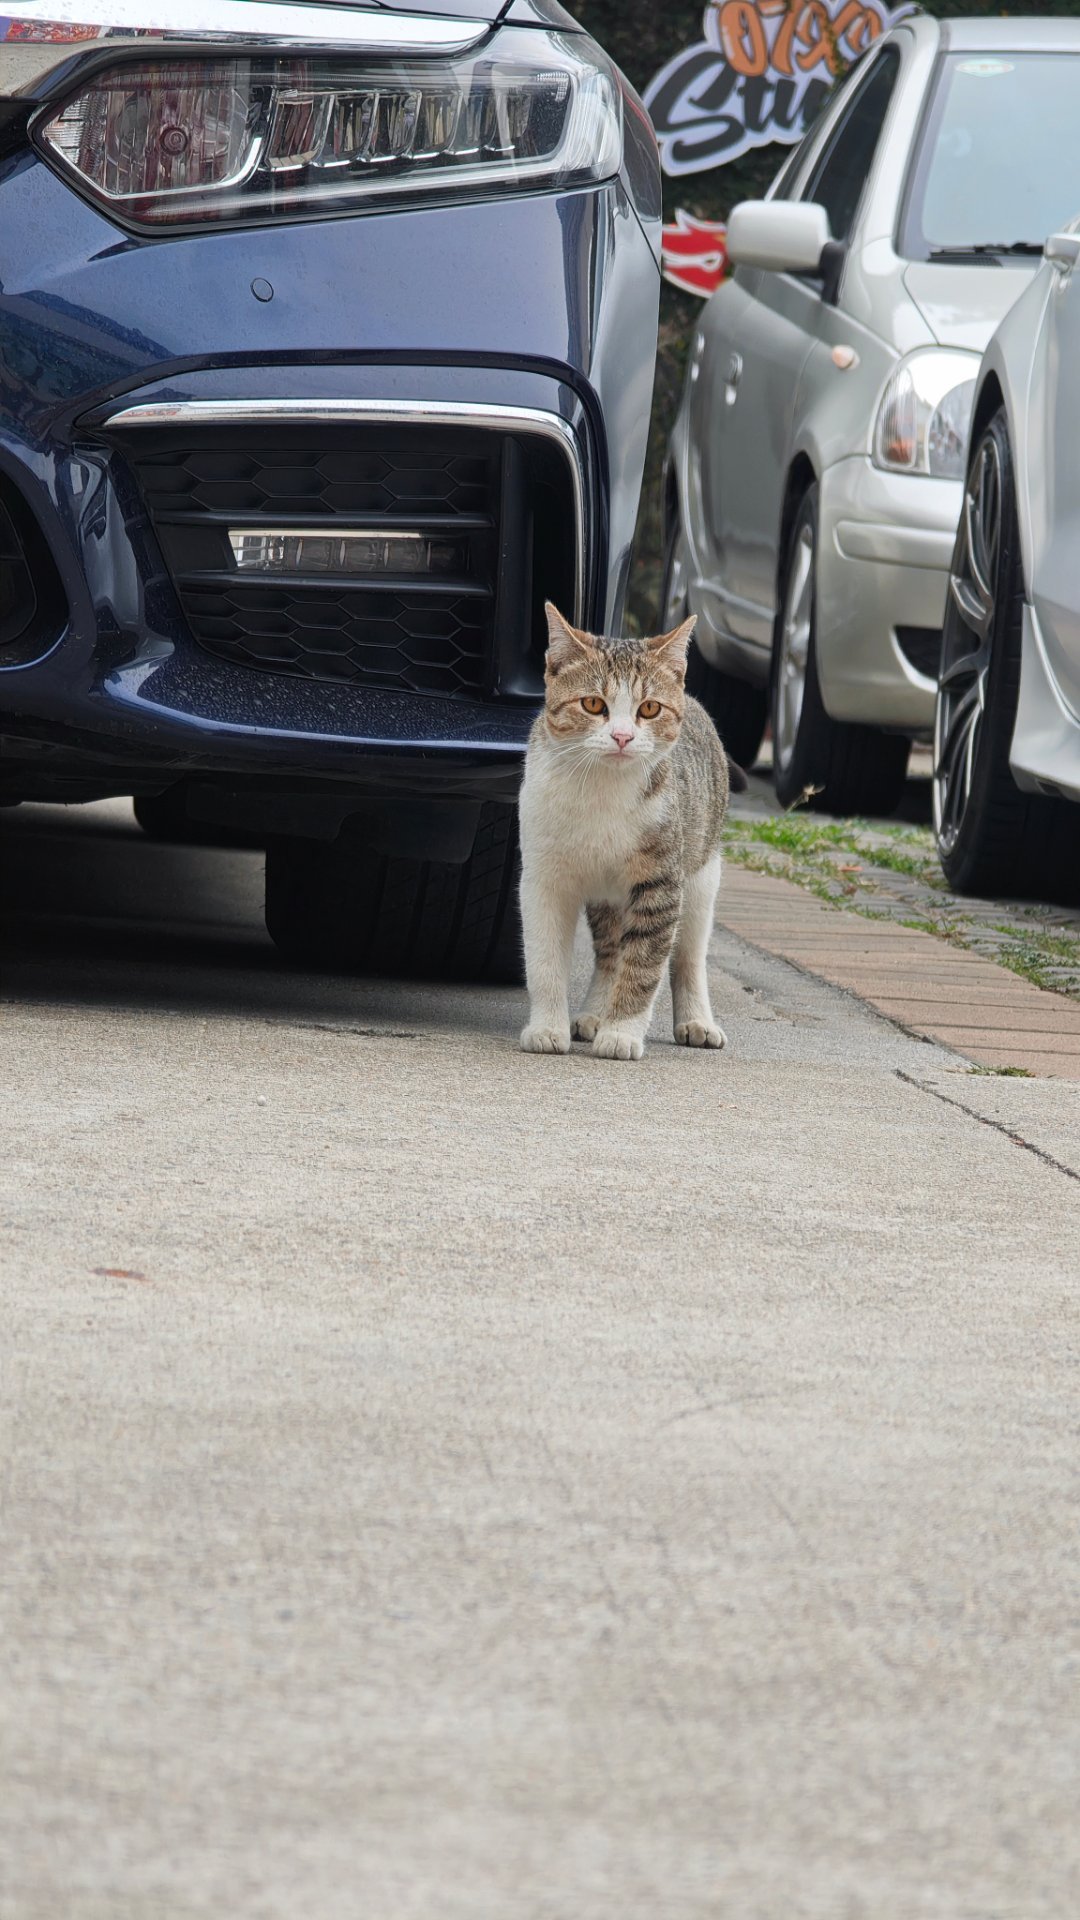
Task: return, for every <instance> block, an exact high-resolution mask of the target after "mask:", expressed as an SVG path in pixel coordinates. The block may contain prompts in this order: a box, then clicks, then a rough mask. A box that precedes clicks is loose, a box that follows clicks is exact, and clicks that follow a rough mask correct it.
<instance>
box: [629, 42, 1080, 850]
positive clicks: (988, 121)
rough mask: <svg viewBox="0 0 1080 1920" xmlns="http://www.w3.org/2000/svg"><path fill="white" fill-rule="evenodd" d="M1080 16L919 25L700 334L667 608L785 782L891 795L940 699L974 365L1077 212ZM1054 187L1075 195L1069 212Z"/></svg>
mask: <svg viewBox="0 0 1080 1920" xmlns="http://www.w3.org/2000/svg"><path fill="white" fill-rule="evenodd" d="M1078 56H1080V23H1074V22H1072V21H1067V20H1030V19H1029V20H1020V19H1016V20H1013V19H1003V20H933V19H929V18H925V17H914V18H912V19H909V20H905V21H903V22H901V23H900V24H899V25H897V26H896V27H894V28H893V29H892V31H891V32H889V33H888V34H887V35H885V36H883V37H882V39H880V40H879V41H878V42H877V43H876V45H875V47H874V48H873V50H872V51H871V52H870V53H869V54H868V55H867V56H866V57H865V58H864V59H863V60H862V61H861V62H860V63H859V65H858V67H857V68H856V69H855V71H854V72H853V73H852V74H851V75H850V76H849V78H848V79H847V80H846V82H845V83H844V85H843V86H842V87H841V88H840V89H839V90H838V92H837V94H836V96H835V98H834V99H833V101H832V102H831V103H830V107H829V109H828V111H827V113H826V114H825V116H824V117H823V119H822V120H821V121H820V122H819V124H818V125H817V126H816V127H815V128H814V129H813V130H812V131H811V133H810V135H809V136H808V137H807V139H806V140H805V141H804V142H803V144H802V145H801V146H800V147H799V148H797V149H796V150H795V152H794V153H793V154H792V155H791V157H790V158H789V159H788V161H787V163H786V165H785V166H784V168H783V169H782V171H781V173H780V175H779V177H778V178H777V180H776V181H775V182H774V184H773V186H772V188H771V190H770V193H769V194H768V196H767V198H766V199H765V200H763V201H748V202H744V203H743V205H742V206H740V207H737V208H736V209H735V210H734V212H733V213H732V215H731V219H730V222H729V229H728V246H729V251H730V254H731V258H732V260H733V262H734V263H735V269H736V270H735V272H734V274H733V276H732V277H731V278H730V279H729V280H728V281H726V282H725V283H724V284H723V285H722V286H721V288H720V289H719V291H718V292H717V293H716V294H715V295H714V296H713V298H712V300H711V301H710V302H709V304H708V306H707V307H706V308H705V309H704V311H703V313H702V317H701V322H700V325H699V327H698V329H697V334H696V337H695V339H694V341H693V343H692V348H691V354H690V363H689V367H688V372H687V380H686V386H685V391H684V395H683V401H682V405H681V408H680V411H679V415H678V419H677V422H676V425H675V428H674V432H673V435H672V440H671V447H670V459H669V463H668V475H667V488H668V491H667V501H666V505H667V513H668V529H669V534H668V556H667V570H666V580H665V592H664V598H665V602H666V605H665V618H666V619H667V620H668V621H672V620H674V619H675V618H676V616H677V615H678V614H679V613H681V612H682V611H683V609H684V608H686V607H688V608H689V609H690V610H691V611H692V612H694V613H696V614H697V615H698V622H699V624H698V644H699V647H700V652H701V662H700V665H699V674H700V680H701V690H702V692H703V694H704V696H705V698H706V700H707V702H708V704H709V705H710V707H711V708H712V711H713V713H714V716H715V718H716V720H717V723H718V725H719V727H720V730H721V732H722V734H723V735H724V739H725V742H726V744H727V746H728V749H729V751H730V752H731V753H732V754H733V755H734V756H735V757H736V758H738V759H741V760H743V762H744V763H747V762H749V761H751V760H752V758H753V757H754V755H755V754H756V752H757V750H758V747H759V746H760V743H761V739H762V735H763V732H764V728H765V725H766V721H767V719H769V718H770V714H771V721H772V730H773V760H774V770H775V780H776V787H777V792H778V794H779V795H780V797H781V799H782V800H783V801H784V802H785V803H788V804H790V803H791V802H792V801H794V800H795V799H797V798H798V797H799V795H800V794H801V793H803V792H804V791H805V789H806V788H807V787H813V788H815V789H817V790H818V791H819V794H820V799H819V804H821V805H824V806H826V807H828V808H829V809H831V810H833V811H836V812H849V811H851V812H860V811H863V812H870V811H882V812H885V811H888V810H890V809H891V808H892V806H894V805H895V803H896V801H897V799H898V797H899V794H900V790H901V787H902V784H903V780H904V774H905V770H906V764H907V757H908V746H909V742H910V740H911V738H912V737H914V736H920V735H921V736H928V735H929V734H930V731H931V729H932V725H933V718H934V701H935V692H936V682H937V669H938V662H939V657H940V649H941V627H942V620H943V617H944V612H945V600H946V588H947V582H948V577H949V568H950V563H951V557H952V551H953V545H954V539H955V534H956V527H957V522H958V519H959V514H960V505H961V500H962V497H963V488H964V472H965V466H966V458H967V448H968V429H969V421H970V417H971V407H972V401H973V397H974V394H975V385H976V380H977V377H978V372H979V364H980V358H981V355H982V352H983V350H984V348H985V347H986V345H987V343H988V341H989V339H990V336H991V335H992V334H993V332H994V330H995V328H996V327H997V325H998V323H999V321H1000V320H1001V319H1002V318H1003V316H1004V315H1005V314H1006V313H1007V311H1008V310H1009V308H1010V307H1011V306H1012V305H1013V303H1014V301H1015V300H1016V299H1017V298H1018V296H1020V295H1021V294H1022V293H1023V292H1024V290H1025V288H1026V287H1028V286H1029V284H1030V282H1031V279H1032V276H1033V274H1034V273H1035V272H1036V270H1037V267H1038V263H1039V259H1040V258H1041V254H1042V242H1043V240H1044V239H1045V237H1046V235H1047V233H1049V232H1050V231H1052V230H1053V229H1054V228H1055V227H1056V226H1059V225H1061V224H1062V223H1063V222H1064V220H1066V219H1067V218H1068V217H1069V215H1070V214H1071V213H1072V212H1073V211H1074V210H1075V209H1074V206H1073V205H1072V204H1071V203H1072V202H1073V201H1074V200H1075V197H1076V186H1075V180H1076V170H1075V168H1074V166H1073V165H1072V158H1073V156H1074V155H1075V154H1076V153H1077V151H1078V148H1080V134H1078V132H1077V126H1078V122H1077V115H1076V108H1075V100H1076V84H1077V81H1078V80H1080V65H1078V64H1077V58H1078ZM1063 202H1064V204H1062V203H1063Z"/></svg>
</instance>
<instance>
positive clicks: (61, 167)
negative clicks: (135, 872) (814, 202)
mask: <svg viewBox="0 0 1080 1920" xmlns="http://www.w3.org/2000/svg"><path fill="white" fill-rule="evenodd" d="M659 246H660V177H659V168H658V161H657V154H656V147H655V142H654V139H653V135H652V131H651V128H650V126H649V122H648V119H647V117H646V115H645V113H644V110H643V108H642V106H641V103H640V101H639V100H638V99H637V97H636V95H635V94H634V93H633V92H632V90H631V89H630V88H629V86H628V85H627V83H626V81H625V80H624V79H623V77H622V76H621V75H620V74H619V72H618V71H617V70H616V69H615V68H614V67H613V66H612V65H611V63H610V62H609V61H608V60H607V58H606V57H605V56H604V54H603V53H602V52H601V51H600V49H599V48H598V47H597V46H596V45H595V44H594V43H593V42H592V41H591V40H590V39H589V38H588V36H587V35H586V34H584V33H583V32H582V31H581V30H580V29H579V28H578V27H577V25H576V24H575V22H574V21H573V20H572V19H571V18H570V16H569V15H568V14H566V13H565V12H564V11H563V9H562V8H561V7H560V6H558V5H557V4H556V3H555V0H399V3H398V4H396V5H393V6H382V5H378V4H371V5H365V4H343V5H318V4H315V5H307V4H281V3H280V0H274V3H273V4H271V0H213V5H212V6H207V5H206V4H205V0H22V4H21V5H19V4H17V0H16V8H15V12H14V13H13V14H12V15H10V16H5V17H4V18H3V19H2V20H0V800H3V801H5V802H11V801H17V800H20V799H39V800H41V799H43V800H53V801H55V800H61V801H76V800H92V799H98V798H102V797H105V796H111V795H123V794H130V795H133V796H134V798H135V804H136V811H137V813H138V815H139V817H140V819H141V820H142V822H143V824H144V826H146V827H147V828H148V829H149V830H151V831H153V832H156V833H158V834H159V835H163V836H168V835H172V836H174V837H181V836H188V837H194V838H198V837H200V836H204V837H211V836H214V835H218V836H222V837H226V838H227V837H229V836H233V837H245V836H247V837H250V838H252V839H254V840H257V841H258V842H259V843H261V844H264V845H265V846H266V849H267V866H266V917H267V925H268V928H269V930H270V933H271V935H272V936H273V938H274V940H275V942H276V943H277V945H278V947H279V948H280V949H281V950H282V951H283V953H284V954H286V955H287V956H288V957H289V958H290V959H292V960H294V961H296V962H299V963H301V964H315V965H324V964H331V965H335V966H347V967H350V968H362V969H363V968H366V969H372V970H379V971H392V972H397V973H408V972H425V973H429V974H434V975H440V974H441V975H445V976H455V977H459V978H460V977H471V978H489V979H490V978H500V977H502V978H505V977H509V976H512V975H514V974H515V973H516V972H517V969H518V966H519V959H518V933H517V923H516V901H515V898H514V894H515V872H516V864H517V845H516V826H515V809H514V799H515V796H516V791H517V786H518V781H519V778H520V768H521V758H522V753H523V750H524V746H525V741H526V738H527V735H528V731H529V726H530V723H531V720H532V718H533V715H534V713H535V710H536V704H537V701H538V698H539V696H540V693H541V688H542V678H543V654H544V645H545V626H544V617H543V603H544V600H545V599H546V598H551V599H553V600H555V601H556V602H557V603H558V605H559V606H560V607H561V608H562V610H563V611H564V612H565V613H566V614H567V615H568V616H569V617H570V618H571V619H574V620H576V621H577V622H578V623H579V624H581V625H583V626H587V627H590V628H594V629H600V630H607V631H613V630H616V629H618V628H619V626H620V624H621V621H622V613H623V602H624V598H625V592H626V584H627V575H628V571H629V566H630V553H631V541H632V536H633V529H634V522H635V517H636V512H637V506H638V497H639V492H640V487H641V476H642V468H643V464H644V457H645V446H646V437H647V431H648V418H649V406H650V399H651V393H652V382H653V365H654V354H655V345H656V323H657V310H658V301H659V286H660V279H659Z"/></svg>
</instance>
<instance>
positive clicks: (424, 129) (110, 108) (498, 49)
mask: <svg viewBox="0 0 1080 1920" xmlns="http://www.w3.org/2000/svg"><path fill="white" fill-rule="evenodd" d="M34 137H35V140H36V142H37V145H38V149H39V151H40V152H41V154H42V155H43V157H44V158H45V159H47V160H48V161H50V162H51V163H52V164H53V165H54V166H56V167H57V168H58V169H59V170H60V171H61V172H63V173H64V174H65V175H66V176H67V177H68V178H69V179H70V180H71V181H72V183H73V184H74V185H75V186H77V187H78V188H79V189H80V190H81V191H82V192H83V193H84V194H86V196H87V197H88V198H89V199H90V200H92V201H94V202H95V203H96V204H97V205H98V206H100V207H102V208H103V209H104V210H105V211H106V212H107V213H109V214H110V215H112V217H113V218H116V219H120V220H122V221H124V222H126V223H128V224H130V225H132V226H135V227H141V228H144V229H147V228H150V229H155V228H156V229H160V228H162V227H177V226H188V227H190V226H205V225H206V224H207V223H209V222H216V221H224V222H227V223H229V224H239V223H246V222H249V221H251V222H263V221H266V220H270V219H275V218H285V219H297V218H311V217H312V216H318V215H320V214H335V213H345V212H353V211H362V210H363V209H364V208H365V207H370V206H372V205H385V204H386V203H387V202H388V201H393V200H395V199H401V200H406V201H412V200H415V199H417V198H419V197H420V196H425V197H441V196H443V195H446V194H459V195H466V196H468V197H470V198H476V197H480V196H482V195H483V194H484V193H485V192H487V191H489V190H498V191H499V192H505V191H506V190H507V189H508V188H509V189H511V190H513V189H515V188H518V189H529V190H535V189H536V188H538V187H548V188H553V187H573V186H581V185H584V184H587V183H589V182H593V181H600V180H606V179H608V178H610V177H611V176H612V175H613V174H615V173H617V172H618V170H619V166H620V164H621V160H622V95H621V91H620V89H619V86H618V84H617V81H616V79H615V75H614V72H613V70H612V68H611V67H610V66H609V64H608V62H607V61H606V60H605V58H604V56H603V54H601V53H600V51H599V49H598V48H596V47H594V46H593V45H592V43H591V42H590V41H588V40H586V39H585V38H584V36H582V37H581V38H580V39H579V38H578V37H577V36H576V35H573V36H572V35H563V34H558V33H550V34H548V33H537V32H536V31H534V30H531V29H530V30H528V31H524V32H522V31H514V30H513V29H508V30H506V31H503V32H501V33H496V34H495V35H494V36H493V38H491V39H490V40H488V41H487V43H486V44H485V46H484V47H483V48H482V49H480V51H478V52H472V53H469V54H465V55H459V56H456V57H450V58H447V57H446V56H444V55H424V56H416V55H413V56H410V57H407V58H393V57H391V58H389V59H385V58H384V59H377V58H365V59H361V60H359V61H358V60H356V59H354V58H351V57H348V56H344V55H343V56H333V55H320V56H315V57H308V56H306V55H304V56H299V57H298V56H293V55H290V56H288V57H283V58H273V57H272V58H259V57H255V56H252V57H241V58H235V59H234V58H232V57H226V56H222V57H218V58H214V59H210V60H203V59H192V58H190V57H189V58H188V59H186V60H176V59H172V60H166V59H161V60H154V61H153V62H145V63H143V64H140V65H138V66H132V65H116V66H113V67H111V68H107V69H106V70H105V71H104V72H101V73H98V74H95V75H94V77H93V78H92V79H88V80H87V81H86V83H85V84H84V85H83V86H82V87H80V88H79V89H78V91H77V92H75V93H73V94H72V96H71V97H70V98H69V99H68V100H67V102H66V104H65V105H64V106H63V107H61V108H60V110H59V111H57V110H56V108H55V107H50V108H49V109H47V110H46V112H45V114H43V115H42V116H41V118H40V119H39V120H38V122H37V125H36V127H35V130H34Z"/></svg>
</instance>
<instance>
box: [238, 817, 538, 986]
mask: <svg viewBox="0 0 1080 1920" xmlns="http://www.w3.org/2000/svg"><path fill="white" fill-rule="evenodd" d="M518 873H519V855H518V834H517V810H516V808H514V807H511V806H505V805H499V804H486V805H485V806H484V807H483V808H482V809H481V814H480V823H479V826H478V828H477V832H476V839H475V841H474V843H473V850H472V853H471V854H470V856H469V858H468V860H466V861H465V862H464V864H463V865H461V866H451V865H449V864H448V863H447V862H444V861H435V860H404V859H388V858H387V857H386V856H385V855H383V854H378V853H372V852H370V851H369V850H368V849H366V848H365V847H364V846H363V845H362V844H361V843H358V842H356V841H350V840H348V839H346V838H344V837H342V838H340V839H338V840H336V841H334V842H333V843H332V844H331V845H326V844H325V843H324V842H322V841H312V840H298V839H278V840H272V841H271V842H270V843H269V845H268V847H267V852H266V928H267V932H268V933H269V935H270V937H271V939H272V940H273V942H274V944H275V946H276V947H277V948H278V950H279V951H280V952H281V953H283V954H284V955H285V957H286V958H287V959H288V960H291V961H292V962H294V964H296V965H298V966H305V967H316V968H320V969H322V968H326V969H329V970H331V971H338V972H340V971H344V972H349V973H373V974H385V975H389V976H391V977H397V978H402V977H407V978H427V979H443V980H486V981H491V982H496V981H506V982H510V983H512V984H518V983H520V981H521V980H522V979H523V978H524V966H523V961H522V948H521V930H520V921H519V917H518V903H517V881H518Z"/></svg>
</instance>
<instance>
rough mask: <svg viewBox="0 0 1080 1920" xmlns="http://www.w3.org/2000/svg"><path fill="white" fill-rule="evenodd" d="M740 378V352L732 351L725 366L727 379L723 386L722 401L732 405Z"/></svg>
mask: <svg viewBox="0 0 1080 1920" xmlns="http://www.w3.org/2000/svg"><path fill="white" fill-rule="evenodd" d="M741 379H742V354H741V353H733V354H732V356H731V359H730V360H729V361H728V366H727V381H726V384H725V386H724V403H725V405H726V406H729V407H733V406H734V405H735V402H736V400H737V399H738V397H739V381H740V380H741Z"/></svg>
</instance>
